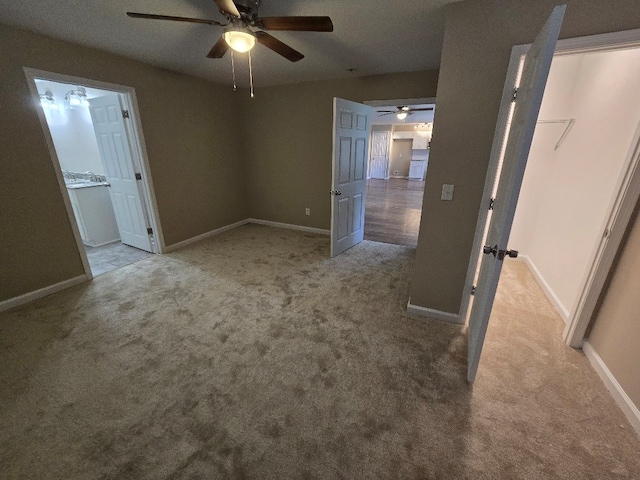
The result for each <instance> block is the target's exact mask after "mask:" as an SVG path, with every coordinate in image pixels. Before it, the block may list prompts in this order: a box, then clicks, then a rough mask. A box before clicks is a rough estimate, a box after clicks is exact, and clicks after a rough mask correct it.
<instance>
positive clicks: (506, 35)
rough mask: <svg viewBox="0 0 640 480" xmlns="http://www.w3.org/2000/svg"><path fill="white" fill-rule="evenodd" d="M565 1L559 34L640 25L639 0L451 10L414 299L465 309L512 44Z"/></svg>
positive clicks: (528, 36)
mask: <svg viewBox="0 0 640 480" xmlns="http://www.w3.org/2000/svg"><path fill="white" fill-rule="evenodd" d="M561 3H565V4H568V8H567V13H566V16H565V21H564V25H563V27H562V31H561V34H560V36H561V38H569V37H579V36H584V35H592V34H596V33H605V32H612V31H619V30H628V29H634V28H640V15H638V12H639V11H640V2H638V1H637V0H635V1H631V0H618V1H613V0H612V1H607V2H602V1H600V0H565V1H562V2H561V1H553V0H521V1H517V2H514V1H510V2H505V1H499V0H474V1H466V2H461V3H454V4H452V5H450V6H449V7H448V9H447V24H446V30H445V38H444V49H443V53H442V63H441V69H440V80H439V88H438V100H437V103H438V108H437V110H436V114H435V128H434V137H433V141H432V144H431V146H432V148H431V152H430V158H429V174H428V175H427V179H426V184H425V193H424V204H423V209H422V222H421V225H420V238H419V241H418V249H417V256H416V263H415V266H414V271H413V281H412V287H411V301H412V303H414V304H416V305H420V306H423V307H428V308H433V309H436V310H441V311H445V312H452V313H458V311H459V307H460V300H461V298H462V292H463V288H464V281H465V276H466V272H467V266H468V264H469V257H470V254H471V246H472V243H473V236H474V231H475V227H476V221H477V218H478V211H479V208H480V201H481V196H482V190H483V187H484V181H485V176H486V172H487V165H488V162H489V155H490V153H491V143H492V141H493V134H494V130H495V125H496V121H497V117H498V110H499V107H500V97H501V94H502V89H503V87H504V80H505V76H506V73H507V67H508V64H509V57H510V54H511V48H512V47H513V45H517V44H525V43H530V42H532V41H533V39H534V38H535V35H536V33H537V32H538V31H539V30H540V28H541V27H542V25H543V24H544V22H545V21H546V19H547V18H548V16H549V14H550V12H551V10H552V9H553V7H554V6H555V5H558V4H561ZM445 183H448V184H454V185H455V187H456V190H455V199H454V201H452V202H443V201H441V200H440V191H441V188H442V185H443V184H445Z"/></svg>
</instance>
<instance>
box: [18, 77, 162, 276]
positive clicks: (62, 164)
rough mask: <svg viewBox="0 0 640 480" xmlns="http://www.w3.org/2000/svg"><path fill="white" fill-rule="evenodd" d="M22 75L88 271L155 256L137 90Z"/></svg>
mask: <svg viewBox="0 0 640 480" xmlns="http://www.w3.org/2000/svg"><path fill="white" fill-rule="evenodd" d="M25 70H26V73H27V78H28V80H29V84H30V87H31V89H32V93H33V95H34V97H35V96H36V95H37V99H38V100H37V101H38V102H39V103H38V107H37V108H38V110H39V117H40V120H41V122H42V126H43V130H44V133H45V137H46V139H47V143H48V144H49V149H50V152H51V157H52V160H53V165H54V169H55V170H56V175H57V177H58V180H59V183H60V187H61V191H62V194H63V197H64V198H65V204H66V205H67V211H68V214H69V219H70V221H71V224H72V228H73V230H74V234H75V236H76V242H77V243H78V249H79V252H80V255H81V257H82V260H83V263H84V266H85V273H86V274H87V275H88V276H90V277H94V276H97V275H101V274H103V273H106V272H109V271H112V270H115V269H117V268H119V267H123V266H126V265H130V264H132V263H135V262H138V261H140V260H143V259H145V258H147V257H149V256H150V255H152V254H153V253H157V252H158V251H159V244H158V241H159V239H158V238H157V234H156V232H159V229H158V228H157V222H156V218H157V215H156V214H155V210H156V207H155V202H153V195H152V187H151V184H150V177H149V175H148V168H146V167H147V165H146V156H145V154H144V146H143V143H142V142H141V130H140V128H139V124H138V123H137V121H136V113H137V108H135V97H134V96H133V92H132V91H126V90H127V87H118V86H112V85H106V84H97V83H98V82H92V81H90V80H85V79H76V78H72V77H64V76H61V75H57V74H48V73H46V72H35V71H29V70H28V69H25ZM96 84H97V85H96ZM123 89H124V91H123Z"/></svg>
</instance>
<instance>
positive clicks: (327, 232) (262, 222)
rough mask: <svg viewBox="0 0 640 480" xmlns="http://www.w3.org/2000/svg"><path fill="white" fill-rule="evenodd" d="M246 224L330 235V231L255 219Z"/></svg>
mask: <svg viewBox="0 0 640 480" xmlns="http://www.w3.org/2000/svg"><path fill="white" fill-rule="evenodd" d="M247 223H255V224H257V225H267V226H269V227H279V228H288V229H289V230H300V231H302V232H309V233H317V234H319V235H331V230H324V229H322V228H313V227H305V226H302V225H293V224H291V223H280V222H272V221H271V220H259V219H257V218H250V219H248V220H247Z"/></svg>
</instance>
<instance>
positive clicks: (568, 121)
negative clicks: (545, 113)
mask: <svg viewBox="0 0 640 480" xmlns="http://www.w3.org/2000/svg"><path fill="white" fill-rule="evenodd" d="M537 123H563V124H566V125H567V127H566V128H565V129H564V132H562V135H561V136H560V140H558V143H556V147H555V148H554V149H553V150H558V148H560V145H562V142H564V139H565V138H567V135H569V131H570V130H571V128H572V127H573V124H574V123H576V119H575V118H567V119H558V120H538V122H537Z"/></svg>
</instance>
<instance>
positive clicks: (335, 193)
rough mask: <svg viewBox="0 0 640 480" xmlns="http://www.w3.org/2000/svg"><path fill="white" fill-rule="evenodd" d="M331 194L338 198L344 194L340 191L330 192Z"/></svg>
mask: <svg viewBox="0 0 640 480" xmlns="http://www.w3.org/2000/svg"><path fill="white" fill-rule="evenodd" d="M329 193H330V194H331V195H336V196H338V195H342V192H341V191H340V190H329Z"/></svg>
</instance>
